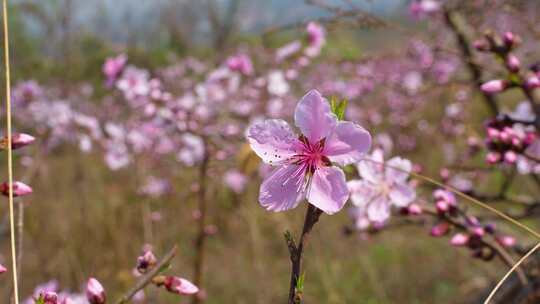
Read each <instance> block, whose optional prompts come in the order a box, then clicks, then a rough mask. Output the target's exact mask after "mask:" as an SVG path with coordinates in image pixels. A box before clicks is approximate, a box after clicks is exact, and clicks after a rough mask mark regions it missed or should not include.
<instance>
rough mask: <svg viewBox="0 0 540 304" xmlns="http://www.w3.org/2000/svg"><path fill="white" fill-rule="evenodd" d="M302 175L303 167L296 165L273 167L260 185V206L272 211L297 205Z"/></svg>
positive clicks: (300, 193) (301, 186)
mask: <svg viewBox="0 0 540 304" xmlns="http://www.w3.org/2000/svg"><path fill="white" fill-rule="evenodd" d="M304 176H305V171H304V168H303V167H301V166H297V165H285V166H282V167H279V168H277V169H275V170H274V171H273V172H272V173H271V174H270V175H269V176H268V177H267V178H266V179H265V180H264V182H263V183H262V185H261V189H260V192H259V202H260V204H261V206H263V207H264V208H265V209H266V210H269V211H274V212H279V211H285V210H289V209H293V208H295V207H296V206H298V203H299V202H300V199H301V198H302V195H303V187H304Z"/></svg>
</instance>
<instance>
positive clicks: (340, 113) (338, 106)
mask: <svg viewBox="0 0 540 304" xmlns="http://www.w3.org/2000/svg"><path fill="white" fill-rule="evenodd" d="M330 108H331V109H332V113H334V114H336V116H337V118H338V120H343V118H344V117H345V109H346V108H347V100H346V99H342V100H341V101H339V100H338V99H337V97H334V96H332V98H331V99H330Z"/></svg>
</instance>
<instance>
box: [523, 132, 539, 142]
mask: <svg viewBox="0 0 540 304" xmlns="http://www.w3.org/2000/svg"><path fill="white" fill-rule="evenodd" d="M535 139H536V132H527V133H526V134H525V139H524V140H523V142H524V144H525V145H530V144H532V143H533V141H534V140H535Z"/></svg>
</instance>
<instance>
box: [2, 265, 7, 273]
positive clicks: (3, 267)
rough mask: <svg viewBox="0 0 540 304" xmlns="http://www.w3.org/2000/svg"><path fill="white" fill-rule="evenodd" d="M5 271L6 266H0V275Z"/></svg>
mask: <svg viewBox="0 0 540 304" xmlns="http://www.w3.org/2000/svg"><path fill="white" fill-rule="evenodd" d="M6 271H7V268H6V266H4V265H2V264H0V273H4V272H6Z"/></svg>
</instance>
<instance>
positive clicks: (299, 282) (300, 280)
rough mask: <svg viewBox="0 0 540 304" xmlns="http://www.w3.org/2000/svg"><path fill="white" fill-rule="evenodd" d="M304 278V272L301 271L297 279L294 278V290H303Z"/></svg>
mask: <svg viewBox="0 0 540 304" xmlns="http://www.w3.org/2000/svg"><path fill="white" fill-rule="evenodd" d="M305 278H306V274H305V273H302V274H301V275H300V277H299V278H298V280H296V292H300V293H302V292H304V280H305Z"/></svg>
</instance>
